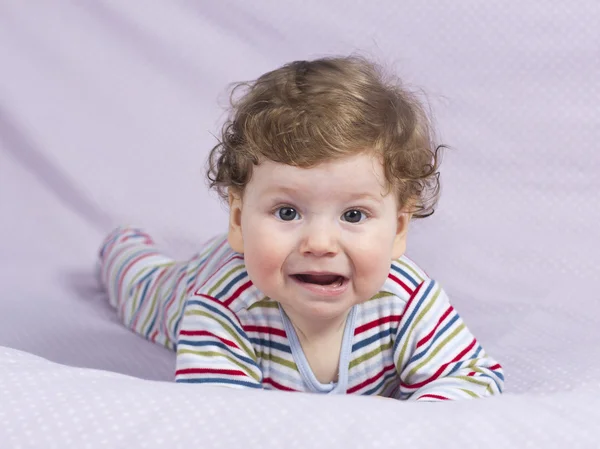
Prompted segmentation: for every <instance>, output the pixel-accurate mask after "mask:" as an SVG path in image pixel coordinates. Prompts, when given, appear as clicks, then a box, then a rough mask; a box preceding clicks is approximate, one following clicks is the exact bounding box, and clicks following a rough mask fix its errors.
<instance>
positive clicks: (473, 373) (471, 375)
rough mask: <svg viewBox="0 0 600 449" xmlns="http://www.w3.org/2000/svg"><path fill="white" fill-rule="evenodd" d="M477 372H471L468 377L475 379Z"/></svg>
mask: <svg viewBox="0 0 600 449" xmlns="http://www.w3.org/2000/svg"><path fill="white" fill-rule="evenodd" d="M475 374H476V373H475V371H471V372H470V373H469V374H467V376H468V377H473V376H474V375H475Z"/></svg>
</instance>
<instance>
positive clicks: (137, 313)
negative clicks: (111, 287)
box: [132, 270, 168, 328]
mask: <svg viewBox="0 0 600 449" xmlns="http://www.w3.org/2000/svg"><path fill="white" fill-rule="evenodd" d="M167 273H168V271H167V270H163V271H162V272H161V273H160V274H159V275H158V277H157V278H156V279H155V280H154V282H153V283H152V287H151V288H149V289H148V291H146V294H145V295H144V296H145V297H146V298H152V295H154V292H155V291H156V290H157V289H158V286H159V284H160V280H161V278H162V277H163V276H164V275H166V274H167ZM141 287H142V285H141V284H138V287H137V288H138V289H139V288H141ZM146 304H148V303H146ZM157 307H159V306H157ZM140 312H141V310H140V307H139V304H138V309H137V310H136V311H135V312H134V313H135V320H133V324H132V327H133V328H135V327H136V326H137V324H138V322H139V320H140V317H141V316H142V314H141V313H140ZM159 327H160V326H159Z"/></svg>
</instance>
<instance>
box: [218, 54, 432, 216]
mask: <svg viewBox="0 0 600 449" xmlns="http://www.w3.org/2000/svg"><path fill="white" fill-rule="evenodd" d="M239 91H242V92H243V94H242V95H241V96H238V97H237V98H236V94H237V93H238V92H239ZM231 106H232V108H231V113H230V116H229V118H228V120H227V121H226V122H225V124H224V126H223V129H222V133H221V138H220V141H219V143H218V144H217V145H216V146H215V147H214V148H213V149H212V150H211V152H210V155H209V158H208V171H207V176H208V181H209V187H210V188H215V189H216V190H217V192H218V193H219V195H220V196H221V197H222V198H223V199H226V198H227V197H228V192H229V190H230V189H234V190H235V191H236V192H238V193H241V194H243V192H244V189H245V187H246V185H247V184H248V182H249V181H250V178H251V176H252V168H253V166H254V165H258V164H259V163H260V162H261V161H262V160H271V161H273V162H279V163H283V164H287V165H292V166H297V167H305V168H308V167H312V166H315V165H317V164H319V163H322V162H325V161H331V160H335V159H339V158H343V157H346V156H349V155H354V154H358V153H364V152H366V151H368V152H372V153H374V154H378V155H380V157H381V158H382V159H381V160H382V163H383V168H384V173H385V177H386V182H387V184H388V188H389V189H394V190H395V193H396V195H397V199H398V204H399V206H400V207H401V208H407V207H410V208H411V209H412V211H411V212H412V213H413V216H414V217H417V218H423V217H427V216H429V215H431V214H433V212H434V207H435V205H436V203H437V200H438V197H439V172H438V166H439V162H440V161H439V157H438V152H439V150H440V148H442V147H443V146H442V145H440V146H436V145H434V142H433V133H432V129H431V125H430V121H429V119H428V116H427V114H426V112H425V109H424V107H423V105H422V104H421V103H420V102H419V101H418V99H417V97H416V95H414V94H412V93H411V92H409V91H408V90H407V89H405V88H403V87H402V85H401V83H400V82H399V81H397V80H395V79H391V78H389V77H388V78H386V77H385V76H384V74H383V72H382V70H381V68H380V67H378V66H376V65H375V64H374V63H372V62H370V61H368V60H366V59H364V58H361V57H357V56H350V57H331V58H322V59H317V60H313V61H295V62H291V63H289V64H286V65H284V66H282V67H280V68H278V69H276V70H273V71H271V72H268V73H265V74H264V75H262V76H261V77H259V78H258V79H257V80H255V81H253V82H244V83H238V84H237V85H235V87H234V89H233V91H232V93H231Z"/></svg>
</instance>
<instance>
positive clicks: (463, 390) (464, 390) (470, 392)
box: [460, 388, 479, 398]
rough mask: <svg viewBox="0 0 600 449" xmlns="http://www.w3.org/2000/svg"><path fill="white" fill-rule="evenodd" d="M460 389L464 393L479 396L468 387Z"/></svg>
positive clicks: (473, 396) (474, 396)
mask: <svg viewBox="0 0 600 449" xmlns="http://www.w3.org/2000/svg"><path fill="white" fill-rule="evenodd" d="M460 391H462V392H463V393H467V394H468V395H469V396H471V397H472V398H478V397H479V396H477V395H476V394H475V393H473V392H472V391H471V390H467V389H466V388H460Z"/></svg>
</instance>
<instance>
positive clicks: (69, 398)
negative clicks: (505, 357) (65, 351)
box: [0, 348, 600, 449]
mask: <svg viewBox="0 0 600 449" xmlns="http://www.w3.org/2000/svg"><path fill="white" fill-rule="evenodd" d="M599 387H600V385H599V384H598V380H597V378H596V379H595V380H590V381H589V382H577V384H573V385H572V388H571V389H570V390H569V391H562V392H546V393H541V392H540V393H536V394H530V395H514V394H513V395H510V394H509V395H505V396H503V397H500V398H493V399H483V400H479V401H464V402H453V403H443V404H435V403H429V404H417V403H404V402H399V401H395V400H391V399H381V398H374V397H361V396H330V397H328V396H317V395H309V394H303V393H282V392H274V391H269V392H260V391H244V392H241V391H239V390H232V389H226V388H219V387H197V386H193V385H182V384H174V383H167V382H155V381H145V380H140V379H136V378H132V377H127V376H123V375H117V374H113V373H109V372H105V371H96V370H90V369H80V368H72V367H67V366H63V365H59V364H55V363H53V362H50V361H47V360H45V359H42V358H39V357H37V356H33V355H31V354H27V353H24V352H20V351H17V350H14V349H8V348H0V397H1V398H2V401H1V402H0V422H1V423H2V425H1V426H0V441H1V442H2V447H3V448H22V449H29V448H31V449H33V448H45V449H52V448H57V449H58V448H61V449H70V448H131V447H136V448H148V449H154V448H163V447H169V448H187V447H202V448H206V449H229V448H232V447H240V445H243V447H245V448H248V449H254V448H256V449H259V448H279V447H287V448H308V447H310V448H315V449H319V448H323V449H325V448H327V449H331V448H348V447H352V448H369V449H371V448H391V447H397V445H398V444H400V443H401V445H406V446H407V447H419V448H439V447H448V448H455V447H456V448H458V447H464V445H465V443H468V444H469V447H507V446H508V447H550V448H564V447H586V448H587V447H589V448H592V447H597V446H595V445H596V444H597V439H596V438H597V430H596V418H597V410H598V407H600V395H598V391H600V390H599ZM594 416H595V417H596V418H594Z"/></svg>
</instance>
